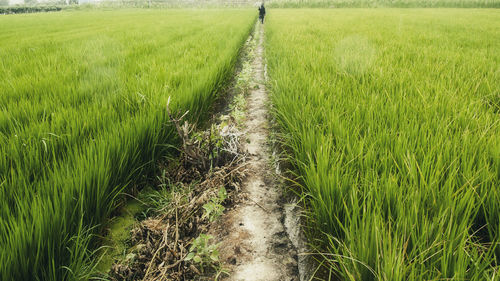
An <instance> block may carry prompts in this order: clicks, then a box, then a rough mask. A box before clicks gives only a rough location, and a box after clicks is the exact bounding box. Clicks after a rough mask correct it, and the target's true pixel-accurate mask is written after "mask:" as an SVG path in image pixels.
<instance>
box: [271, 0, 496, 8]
mask: <svg viewBox="0 0 500 281" xmlns="http://www.w3.org/2000/svg"><path fill="white" fill-rule="evenodd" d="M266 4H267V6H268V7H272V8H305V7H308V8H388V7H392V8H500V1H498V0H268V1H266Z"/></svg>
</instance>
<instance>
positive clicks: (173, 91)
mask: <svg viewBox="0 0 500 281" xmlns="http://www.w3.org/2000/svg"><path fill="white" fill-rule="evenodd" d="M254 19H255V15H254V13H253V12H252V11H248V10H207V11H201V10H134V9H130V10H120V11H103V10H91V11H75V12H66V11H63V12H60V13H54V14H49V13H47V14H29V15H12V16H4V17H0V30H2V32H0V280H80V279H86V278H88V277H89V276H91V274H92V272H93V269H92V264H93V263H92V260H95V258H92V251H93V249H96V248H97V247H98V246H99V245H97V244H96V239H92V237H93V235H94V234H96V233H98V232H99V231H100V228H99V227H98V226H99V225H100V224H101V223H103V222H104V221H105V220H106V218H108V217H109V215H110V214H111V212H112V211H113V210H115V209H116V207H117V205H118V202H119V201H120V200H117V199H118V198H119V197H120V194H121V193H122V191H124V190H125V189H126V188H127V187H128V186H129V185H130V184H131V183H133V182H134V181H136V178H137V176H138V175H139V173H141V172H148V171H149V170H152V169H154V165H153V163H154V161H155V160H156V159H158V157H160V156H162V155H165V153H167V152H168V151H167V149H168V147H171V145H176V144H177V140H176V137H175V134H174V131H173V129H172V127H171V126H170V125H168V117H167V114H166V108H165V107H166V102H167V99H168V97H169V96H171V97H172V102H171V108H172V109H173V110H174V111H186V110H189V111H190V112H191V114H190V118H191V120H190V121H192V122H194V121H199V122H202V121H204V120H205V119H206V117H207V116H208V112H209V110H210V108H211V106H212V103H213V101H214V100H215V99H216V98H217V92H218V90H219V89H220V88H221V87H222V86H223V85H224V84H225V83H226V81H227V79H228V78H229V77H230V76H231V74H232V71H233V66H234V63H235V62H236V59H237V55H238V53H239V49H240V48H241V46H242V45H243V43H244V42H245V40H246V38H247V37H248V34H249V32H250V30H251V29H252V27H253V23H254Z"/></svg>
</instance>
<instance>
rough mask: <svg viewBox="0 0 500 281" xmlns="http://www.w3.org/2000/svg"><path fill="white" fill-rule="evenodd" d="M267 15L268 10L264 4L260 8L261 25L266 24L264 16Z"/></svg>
mask: <svg viewBox="0 0 500 281" xmlns="http://www.w3.org/2000/svg"><path fill="white" fill-rule="evenodd" d="M265 15H266V8H264V3H262V5H260V7H259V19H260V23H264V16H265Z"/></svg>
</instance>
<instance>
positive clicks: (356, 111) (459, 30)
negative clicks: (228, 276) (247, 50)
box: [266, 9, 500, 281]
mask: <svg viewBox="0 0 500 281" xmlns="http://www.w3.org/2000/svg"><path fill="white" fill-rule="evenodd" d="M498 26H500V14H499V13H498V11H496V10H457V9H427V10H426V9H372V10H369V9H352V10H345V9H339V10H312V9H311V10H304V9H300V10H272V15H271V16H269V19H268V22H267V26H266V39H267V45H266V57H267V60H268V64H269V74H270V81H269V84H270V88H271V96H272V101H273V106H274V110H273V111H274V116H275V117H276V119H277V122H278V124H279V127H280V128H281V130H282V138H283V142H284V144H285V145H286V147H287V148H288V152H289V154H288V156H289V160H290V161H291V162H292V163H293V164H294V171H295V173H296V176H297V179H296V180H297V182H299V183H300V185H301V190H302V191H301V192H302V195H303V196H304V198H306V200H305V202H306V204H305V205H306V209H307V221H308V223H307V224H308V228H307V236H308V239H309V240H308V241H309V242H310V243H311V244H312V246H313V247H314V249H315V250H316V252H317V253H320V254H321V255H320V256H319V257H317V259H318V261H319V263H321V264H322V265H323V269H322V270H319V271H318V274H317V276H318V277H322V278H325V279H327V280H330V279H334V280H336V278H340V280H391V281H395V280H498V276H499V275H498V274H499V273H498V269H499V267H498V263H499V260H500V248H499V247H500V246H499V245H498V242H499V239H500V229H499V227H500V220H499V218H500V208H499V206H500V205H499V202H500V118H499V115H498V114H499V112H500V111H499V109H500V107H499V97H500V82H499V81H500V71H499V65H500V31H499V29H498ZM325 268H326V271H325ZM319 272H321V273H319Z"/></svg>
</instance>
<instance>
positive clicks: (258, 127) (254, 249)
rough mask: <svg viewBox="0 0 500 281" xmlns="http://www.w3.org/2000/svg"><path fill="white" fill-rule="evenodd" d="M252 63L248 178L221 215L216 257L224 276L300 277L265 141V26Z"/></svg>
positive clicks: (237, 278)
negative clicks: (217, 255) (230, 204)
mask: <svg viewBox="0 0 500 281" xmlns="http://www.w3.org/2000/svg"><path fill="white" fill-rule="evenodd" d="M256 29H257V30H256V33H259V34H258V35H259V40H258V43H257V46H256V48H255V52H256V54H255V56H254V59H253V62H252V69H253V75H254V77H253V78H254V79H253V80H254V85H253V86H254V87H252V88H251V90H250V93H249V95H248V97H247V117H246V119H245V124H244V126H245V131H244V135H245V137H246V141H247V145H246V149H247V150H248V155H249V159H248V176H247V178H246V179H245V180H244V182H243V184H242V188H241V189H242V190H241V192H240V194H239V196H240V198H239V199H240V200H239V203H238V204H236V205H235V206H234V207H233V208H231V209H230V210H228V211H227V212H226V214H225V215H224V216H223V217H222V223H221V228H222V231H221V232H220V233H221V234H220V235H222V237H219V239H220V240H221V241H222V242H221V244H220V248H219V249H220V257H221V259H222V261H223V263H224V266H225V267H226V268H228V269H229V273H230V275H229V277H228V278H226V279H225V280H235V281H240V280H273V281H276V280H280V281H281V280H299V279H298V269H297V253H296V250H295V249H294V247H293V245H292V243H291V242H290V239H289V238H288V235H287V232H286V229H285V226H284V221H285V212H284V208H283V203H284V200H283V199H282V198H283V196H282V195H283V194H282V192H281V190H280V187H279V186H278V181H277V178H276V174H275V173H274V171H275V169H274V167H273V166H272V163H271V159H270V155H271V147H270V146H269V145H268V142H267V141H268V136H269V122H268V117H269V113H268V108H267V102H268V95H267V92H266V88H265V85H264V82H265V66H264V61H263V56H264V46H263V40H264V30H263V27H262V25H260V24H259V25H258V27H257V28H256Z"/></svg>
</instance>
